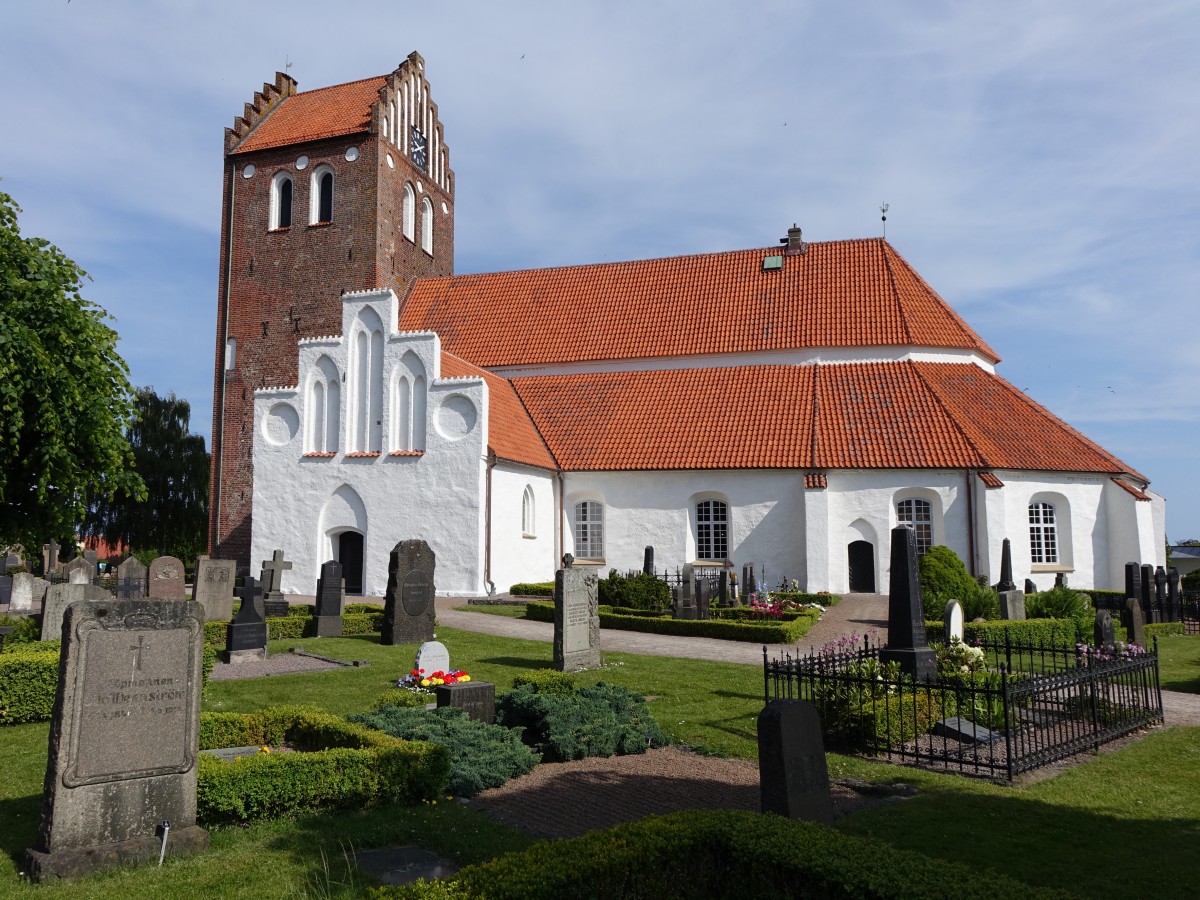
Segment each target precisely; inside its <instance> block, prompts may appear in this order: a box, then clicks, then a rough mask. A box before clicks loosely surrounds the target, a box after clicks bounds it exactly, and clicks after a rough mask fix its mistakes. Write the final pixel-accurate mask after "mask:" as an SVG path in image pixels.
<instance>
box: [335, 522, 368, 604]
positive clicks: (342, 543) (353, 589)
mask: <svg viewBox="0 0 1200 900" xmlns="http://www.w3.org/2000/svg"><path fill="white" fill-rule="evenodd" d="M338 562H340V563H341V564H342V578H344V579H345V581H346V593H347V594H359V595H361V594H362V592H363V536H362V535H361V534H359V533H358V532H357V531H343V532H342V533H341V534H339V535H338Z"/></svg>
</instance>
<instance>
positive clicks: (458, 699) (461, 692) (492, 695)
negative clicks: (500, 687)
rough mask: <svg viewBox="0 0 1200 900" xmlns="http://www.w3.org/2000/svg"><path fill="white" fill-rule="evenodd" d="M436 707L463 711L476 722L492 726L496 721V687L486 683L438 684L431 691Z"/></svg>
mask: <svg viewBox="0 0 1200 900" xmlns="http://www.w3.org/2000/svg"><path fill="white" fill-rule="evenodd" d="M433 693H434V696H435V697H437V705H438V708H439V709H440V708H441V707H443V706H455V707H458V708H459V709H465V710H466V711H467V715H468V716H470V717H471V718H472V719H474V720H475V721H476V722H484V723H486V724H488V725H492V724H494V723H495V721H496V686H495V685H494V684H492V683H490V682H487V681H468V682H466V683H465V684H439V685H438V686H437V687H436V688H435V689H434V691H433Z"/></svg>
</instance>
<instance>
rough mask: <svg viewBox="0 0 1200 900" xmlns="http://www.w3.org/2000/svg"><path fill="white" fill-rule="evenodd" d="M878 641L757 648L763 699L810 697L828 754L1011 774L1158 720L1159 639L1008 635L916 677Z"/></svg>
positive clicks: (993, 774)
mask: <svg viewBox="0 0 1200 900" xmlns="http://www.w3.org/2000/svg"><path fill="white" fill-rule="evenodd" d="M880 649H881V648H880V647H879V646H873V645H871V644H870V642H869V641H868V640H867V639H865V638H864V639H863V641H862V643H861V644H859V643H857V642H854V643H849V642H845V641H843V642H841V643H840V645H839V646H835V647H829V648H826V649H825V650H824V652H819V653H814V654H812V655H808V656H784V657H782V658H779V659H774V660H772V659H768V657H767V648H766V647H764V648H763V696H764V702H769V701H770V700H772V699H798V700H806V701H808V702H809V703H812V704H813V705H814V706H815V707H816V708H817V711H818V713H819V714H820V716H821V724H822V728H823V731H824V735H825V744H826V747H827V749H830V750H837V751H841V752H849V753H863V754H870V755H883V756H885V757H887V758H888V759H889V760H898V761H902V762H907V763H910V764H914V765H917V766H920V767H923V768H932V769H940V770H952V771H958V772H963V773H967V774H975V775H984V776H988V777H999V778H1005V779H1008V780H1011V779H1012V778H1013V777H1014V776H1016V775H1018V774H1020V773H1022V772H1027V771H1030V770H1032V769H1036V768H1039V767H1041V766H1044V765H1047V764H1049V763H1052V762H1055V761H1057V760H1060V759H1064V758H1066V757H1068V756H1073V755H1074V754H1076V753H1080V752H1083V751H1085V750H1094V749H1098V748H1099V747H1100V746H1101V745H1102V744H1105V743H1107V742H1109V741H1112V740H1115V739H1116V738H1119V737H1121V736H1123V735H1126V734H1129V733H1130V732H1132V731H1135V730H1137V729H1139V728H1144V727H1147V726H1149V725H1154V724H1156V723H1160V722H1162V716H1163V713H1162V693H1161V691H1160V688H1159V679H1158V648H1157V641H1156V642H1155V646H1154V648H1153V649H1151V650H1150V651H1144V650H1141V648H1136V647H1134V648H1128V649H1126V650H1123V651H1120V652H1117V651H1112V652H1109V653H1105V652H1103V651H1101V650H1097V649H1095V648H1092V647H1089V646H1087V645H1084V644H1076V645H1068V644H1066V643H1054V644H1028V643H1022V642H1014V641H1012V640H1009V639H1008V637H1007V635H1006V636H1005V637H1004V638H1003V639H1000V640H997V641H995V642H993V643H990V644H984V645H980V646H977V647H969V648H963V647H960V648H959V649H958V651H957V653H956V655H955V656H954V659H953V661H951V660H946V659H943V660H941V665H940V666H939V671H938V674H937V676H936V677H935V678H933V679H932V680H929V681H921V682H918V681H915V680H913V679H912V678H909V677H907V676H904V675H902V674H901V673H900V672H899V670H898V667H897V666H896V665H895V664H892V665H887V664H885V663H883V662H882V661H881V659H880V653H879V651H880Z"/></svg>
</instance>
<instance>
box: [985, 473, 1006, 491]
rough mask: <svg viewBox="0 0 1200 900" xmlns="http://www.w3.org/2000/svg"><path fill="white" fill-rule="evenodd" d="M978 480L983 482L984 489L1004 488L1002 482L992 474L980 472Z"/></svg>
mask: <svg viewBox="0 0 1200 900" xmlns="http://www.w3.org/2000/svg"><path fill="white" fill-rule="evenodd" d="M979 480H980V481H982V482H983V484H984V486H985V487H990V488H1002V487H1004V482H1003V481H1001V480H1000V479H999V478H997V477H996V474H995V473H994V472H980V473H979Z"/></svg>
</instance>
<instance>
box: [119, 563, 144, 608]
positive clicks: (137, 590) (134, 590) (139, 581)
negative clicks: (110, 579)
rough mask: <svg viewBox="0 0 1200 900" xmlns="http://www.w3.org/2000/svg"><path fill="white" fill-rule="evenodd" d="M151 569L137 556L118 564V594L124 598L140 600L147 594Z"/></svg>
mask: <svg viewBox="0 0 1200 900" xmlns="http://www.w3.org/2000/svg"><path fill="white" fill-rule="evenodd" d="M148 577H149V570H148V569H147V568H146V567H145V566H144V565H142V563H141V560H139V559H138V558H137V557H136V556H131V557H129V559H127V560H125V561H124V562H122V563H121V564H120V565H119V566H117V596H118V597H120V598H121V599H122V600H140V599H142V598H143V597H145V596H146V581H147V578H148Z"/></svg>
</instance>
